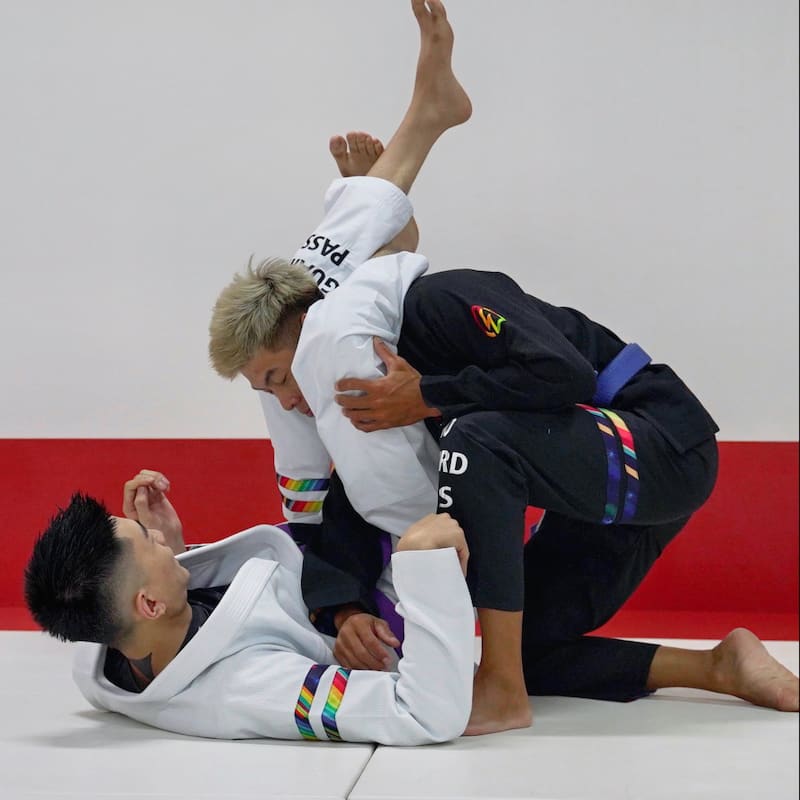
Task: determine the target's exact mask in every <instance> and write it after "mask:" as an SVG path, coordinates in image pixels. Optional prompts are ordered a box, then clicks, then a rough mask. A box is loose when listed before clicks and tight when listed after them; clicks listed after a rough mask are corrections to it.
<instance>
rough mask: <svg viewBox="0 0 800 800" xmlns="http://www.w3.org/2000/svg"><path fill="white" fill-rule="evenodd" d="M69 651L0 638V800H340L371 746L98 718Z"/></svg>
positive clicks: (23, 637)
mask: <svg viewBox="0 0 800 800" xmlns="http://www.w3.org/2000/svg"><path fill="white" fill-rule="evenodd" d="M71 658H72V647H71V646H70V645H67V644H62V643H61V642H58V641H56V640H54V639H51V638H50V637H47V636H45V635H44V634H42V633H36V632H16V631H0V707H2V710H3V713H2V717H1V718H0V798H2V800H27V799H28V798H36V800H134V798H136V800H139V799H140V798H149V799H150V800H184V798H187V799H188V798H193V799H194V800H200V799H201V798H202V799H203V800H212V799H213V800H234V798H235V800H248V799H249V798H259V800H273V799H274V800H293V798H303V800H343V799H344V798H346V797H347V796H348V793H349V791H350V789H351V788H352V786H353V784H354V783H355V782H356V779H357V778H358V776H359V775H360V774H361V772H362V770H363V769H364V767H365V765H366V763H367V762H368V761H369V758H370V755H371V754H372V751H373V747H372V746H371V745H355V744H337V745H335V746H331V745H330V744H329V743H325V742H320V743H316V742H278V741H266V740H248V741H236V742H226V741H216V740H213V739H199V738H192V737H188V736H180V735H177V734H171V733H167V732H165V731H160V730H157V729H155V728H150V727H148V726H146V725H142V724H140V723H138V722H134V721H133V720H129V719H127V718H125V717H122V716H120V715H118V714H112V713H108V712H101V711H96V710H95V709H93V708H92V707H91V706H90V705H89V704H88V703H87V702H86V701H85V700H84V699H83V697H82V696H81V694H80V693H79V692H78V690H77V688H76V687H75V685H74V684H73V683H72V678H71Z"/></svg>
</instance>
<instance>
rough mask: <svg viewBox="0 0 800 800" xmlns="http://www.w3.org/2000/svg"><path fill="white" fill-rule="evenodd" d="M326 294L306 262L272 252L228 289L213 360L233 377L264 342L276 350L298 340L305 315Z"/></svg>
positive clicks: (214, 328) (218, 306)
mask: <svg viewBox="0 0 800 800" xmlns="http://www.w3.org/2000/svg"><path fill="white" fill-rule="evenodd" d="M321 296H322V295H321V294H320V291H319V289H318V288H317V284H316V282H315V281H314V278H313V277H312V276H311V273H310V272H309V271H308V270H307V269H306V267H305V266H303V265H302V264H290V263H289V262H288V261H286V260H285V259H282V258H268V259H266V260H264V261H261V262H259V263H258V264H257V265H256V266H255V267H253V259H252V257H251V258H250V261H249V262H248V264H247V270H246V271H245V272H244V273H243V274H238V273H237V274H236V275H234V277H233V280H232V281H231V282H230V283H229V284H228V285H227V286H226V287H225V288H224V289H223V290H222V292H221V293H220V295H219V297H218V298H217V302H216V303H215V304H214V310H213V312H212V313H211V322H210V323H209V326H208V333H209V343H208V355H209V358H210V360H211V366H212V367H213V368H214V369H215V370H216V372H217V373H218V374H219V375H221V376H222V377H223V378H229V379H233V378H235V377H236V376H237V375H238V374H239V372H241V370H242V368H243V367H244V366H245V365H246V364H247V363H248V362H249V361H250V360H251V359H252V358H253V356H254V355H255V354H256V352H257V351H258V350H260V349H262V348H267V349H268V350H276V349H280V348H282V347H285V346H289V345H290V344H291V343H292V338H294V340H295V342H296V339H297V337H298V336H299V334H300V315H301V314H302V313H303V312H305V311H306V310H308V307H309V306H310V305H311V304H312V303H313V302H314V301H315V300H318V299H319V298H320V297H321Z"/></svg>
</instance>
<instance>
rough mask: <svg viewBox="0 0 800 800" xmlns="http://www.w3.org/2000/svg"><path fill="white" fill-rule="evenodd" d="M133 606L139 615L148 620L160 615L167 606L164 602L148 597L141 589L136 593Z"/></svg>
mask: <svg viewBox="0 0 800 800" xmlns="http://www.w3.org/2000/svg"><path fill="white" fill-rule="evenodd" d="M134 607H135V609H136V614H137V615H138V616H139V617H141V618H142V619H144V620H148V621H150V622H152V621H154V620H157V619H158V618H159V617H160V616H162V615H163V613H164V612H165V611H166V608H167V607H166V604H165V603H163V602H162V601H161V600H155V599H154V598H152V597H150V596H149V595H148V594H147V592H145V591H144V590H143V589H140V590H139V591H138V592H137V593H136V600H135V601H134Z"/></svg>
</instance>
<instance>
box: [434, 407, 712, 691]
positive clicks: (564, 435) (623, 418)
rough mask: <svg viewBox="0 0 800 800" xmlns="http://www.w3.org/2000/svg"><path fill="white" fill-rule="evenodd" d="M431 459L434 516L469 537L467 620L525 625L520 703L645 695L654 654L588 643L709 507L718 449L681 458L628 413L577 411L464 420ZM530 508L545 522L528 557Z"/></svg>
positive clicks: (444, 435) (606, 642)
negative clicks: (472, 611)
mask: <svg viewBox="0 0 800 800" xmlns="http://www.w3.org/2000/svg"><path fill="white" fill-rule="evenodd" d="M439 445H440V448H441V459H440V464H439V473H440V474H439V477H440V481H439V510H440V511H446V512H448V513H450V514H451V515H452V516H453V517H455V518H456V519H457V520H458V521H459V523H460V524H461V526H462V527H463V528H464V531H465V534H466V537H467V542H468V544H469V547H470V561H469V567H468V573H467V583H468V585H469V588H470V592H471V594H472V598H473V602H474V604H475V606H476V607H478V608H493V609H500V610H507V611H519V610H522V611H523V612H524V616H523V634H522V648H523V664H524V671H525V680H526V684H527V687H528V692H529V694H557V695H566V696H576V697H590V698H598V699H606V700H632V699H635V698H636V697H639V696H642V695H643V694H646V693H647V689H646V680H647V674H648V671H649V668H650V663H651V661H652V658H653V655H654V653H655V650H656V646H655V645H649V644H642V643H637V642H627V641H623V640H616V639H603V638H600V637H589V636H586V635H585V634H587V633H589V632H591V631H593V630H595V629H596V628H598V627H599V626H600V625H602V624H604V623H605V622H607V621H608V620H609V619H610V618H611V617H612V616H613V615H614V614H615V613H616V612H617V611H618V610H619V608H620V607H621V606H622V605H623V604H624V602H625V601H626V600H627V599H628V597H630V595H631V594H632V593H633V591H634V590H635V589H636V587H637V586H638V585H639V583H640V582H641V581H642V579H643V578H644V576H645V575H646V574H647V572H648V570H649V569H650V568H651V567H652V565H653V563H654V562H655V560H656V559H657V558H658V557H659V555H660V554H661V552H662V551H663V549H664V547H665V546H666V545H667V544H668V543H669V542H670V541H671V540H672V538H673V537H674V536H676V535H677V534H678V532H679V531H680V530H681V529H682V528H683V527H684V525H685V524H686V522H687V521H688V519H689V517H690V515H691V514H692V513H693V512H694V511H695V510H696V509H697V508H699V507H700V506H701V505H702V504H703V502H704V501H705V500H706V499H707V497H708V495H709V494H710V493H711V490H712V488H713V486H714V481H715V480H716V471H717V449H716V441H715V440H714V439H713V438H712V439H709V440H707V441H706V442H704V443H703V444H701V445H699V446H698V447H696V448H693V449H691V450H689V451H688V452H685V453H679V452H678V451H677V450H675V448H673V447H672V445H670V444H669V443H668V442H667V441H666V440H665V439H664V437H663V436H662V435H661V434H660V433H659V432H658V431H657V430H656V429H655V428H654V427H653V426H652V425H650V424H649V423H648V422H647V421H646V420H644V419H642V418H641V417H639V416H637V415H636V414H634V413H630V412H624V411H616V412H607V411H605V410H599V409H594V408H589V407H575V408H571V409H567V410H564V411H561V412H557V413H539V412H537V413H531V412H508V411H505V412H491V411H490V412H476V413H472V414H468V415H465V416H463V417H459V418H456V419H455V420H454V421H452V422H451V423H449V424H447V425H445V426H444V428H443V429H442V430H441V432H440V439H439ZM529 505H531V506H537V507H539V508H543V509H545V510H546V513H545V516H544V519H543V520H542V522H541V524H540V526H539V528H538V530H537V531H536V532H535V533H534V534H533V536H532V537H531V539H530V540H529V541H528V543H527V544H526V545H524V546H523V540H522V536H521V532H522V530H523V527H524V515H525V510H526V507H527V506H529Z"/></svg>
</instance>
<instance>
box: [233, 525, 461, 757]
mask: <svg viewBox="0 0 800 800" xmlns="http://www.w3.org/2000/svg"><path fill="white" fill-rule="evenodd" d="M467 558H468V552H467V549H466V542H465V541H464V534H463V531H462V530H461V528H460V527H459V526H458V524H457V523H456V522H455V520H453V519H451V518H450V517H449V516H448V515H446V514H441V515H430V516H429V517H427V518H425V519H423V520H421V521H420V522H419V523H417V524H416V525H415V526H412V528H411V529H410V530H409V531H408V533H407V534H406V536H405V537H404V539H403V540H402V542H401V546H400V549H399V551H398V552H396V553H395V554H394V555H393V556H392V560H393V571H394V576H395V585H396V588H397V592H398V595H399V598H400V602H399V604H398V607H397V610H398V613H400V614H401V615H402V616H403V617H404V619H405V630H406V638H405V644H404V655H403V658H402V659H401V660H400V662H399V664H398V668H397V671H396V672H379V671H372V670H348V669H344V668H342V667H340V666H338V665H337V664H324V663H323V664H320V663H316V662H315V661H313V660H311V659H309V658H306V657H303V656H300V655H299V654H295V653H288V652H276V651H274V650H264V651H261V652H260V653H259V654H258V655H257V656H256V657H255V658H254V657H253V654H250V655H246V658H248V659H250V663H249V664H248V668H247V669H246V670H244V671H239V672H238V673H237V679H236V681H235V682H229V683H233V684H235V685H230V686H227V685H226V686H224V687H221V691H222V692H223V696H221V697H220V698H218V700H219V704H220V705H221V706H222V707H224V709H225V717H226V718H227V719H230V720H238V722H237V728H235V729H231V730H228V731H226V738H239V737H241V736H275V735H278V736H280V737H281V738H303V739H311V740H322V741H350V742H378V743H381V744H386V745H421V744H431V743H435V742H442V741H447V740H449V739H454V738H456V737H457V736H460V735H461V734H462V733H463V731H464V728H465V727H466V724H467V721H468V719H469V714H470V710H471V703H472V681H473V669H474V668H473V658H474V652H473V642H474V626H475V623H474V615H473V610H472V603H471V600H470V597H469V592H468V591H467V587H466V582H465V580H464V569H465V567H466V560H467ZM254 699H257V702H254Z"/></svg>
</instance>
